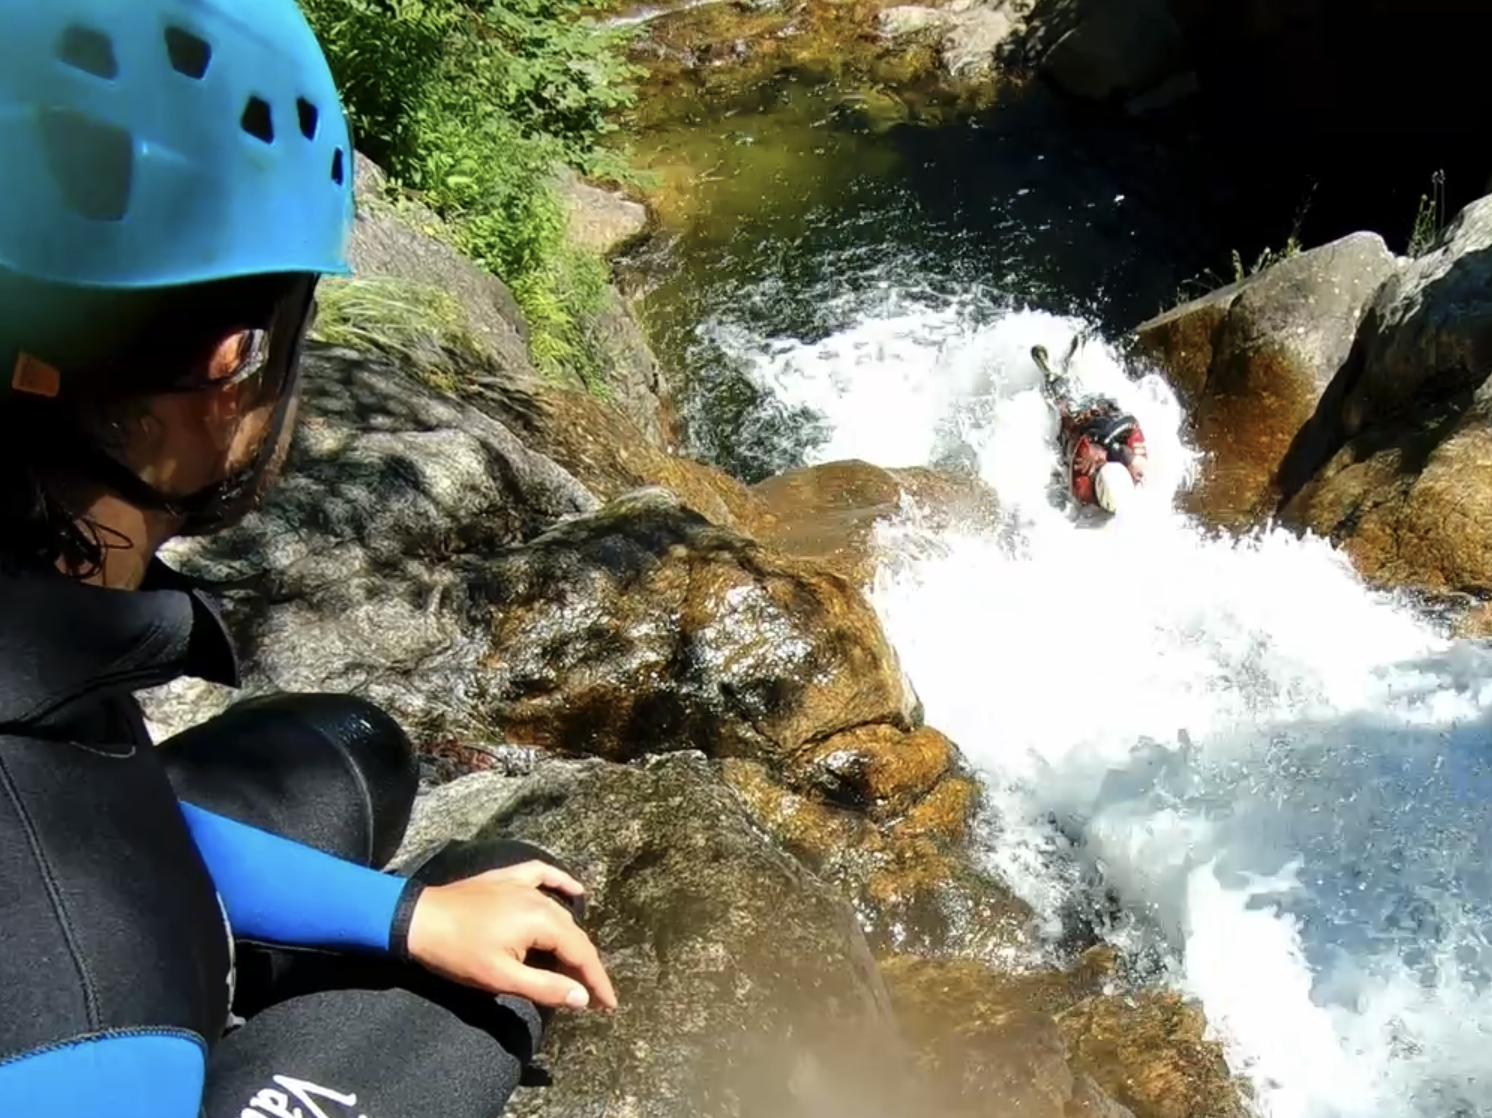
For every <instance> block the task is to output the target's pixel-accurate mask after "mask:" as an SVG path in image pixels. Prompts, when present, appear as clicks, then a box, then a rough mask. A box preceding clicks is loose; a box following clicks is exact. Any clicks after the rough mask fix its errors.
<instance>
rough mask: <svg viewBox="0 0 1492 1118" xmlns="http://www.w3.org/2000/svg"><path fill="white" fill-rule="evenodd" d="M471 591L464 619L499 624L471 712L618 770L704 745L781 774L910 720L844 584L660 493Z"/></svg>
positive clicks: (905, 687) (873, 621) (537, 550)
mask: <svg viewBox="0 0 1492 1118" xmlns="http://www.w3.org/2000/svg"><path fill="white" fill-rule="evenodd" d="M472 580H473V581H472V584H471V591H470V595H469V598H468V606H467V609H468V611H469V613H470V615H472V616H477V615H482V616H486V617H490V618H491V627H492V640H491V646H490V651H489V652H488V654H487V656H486V658H485V668H486V670H485V672H484V673H483V678H482V686H483V690H484V692H485V696H486V698H485V701H484V702H483V703H482V709H481V717H482V718H484V719H485V720H486V721H487V722H488V723H489V724H490V725H494V726H499V727H501V728H502V730H503V732H504V734H505V735H506V736H507V738H508V740H510V741H513V742H517V743H520V744H526V745H533V746H537V747H540V748H544V749H549V750H558V751H561V752H566V753H581V754H590V755H595V756H601V757H606V758H609V759H613V760H622V759H629V758H633V757H637V756H640V755H641V754H643V753H653V752H663V751H668V750H674V749H701V750H704V751H705V752H707V753H709V754H710V755H711V756H716V757H722V756H734V757H744V758H748V759H755V760H761V761H763V762H764V763H766V764H767V765H769V766H770V767H771V768H772V769H773V770H774V771H778V770H781V769H783V768H784V767H785V766H786V765H787V764H788V762H789V759H790V758H792V757H793V756H794V755H795V754H796V753H797V752H798V751H799V750H801V749H802V748H803V747H804V746H805V745H807V744H808V743H810V742H814V741H817V740H819V739H822V738H825V737H828V736H829V735H832V734H834V733H837V732H839V731H841V730H846V729H851V728H853V727H856V726H860V725H863V724H866V723H888V724H891V725H896V726H900V727H902V728H906V729H910V728H911V727H912V725H913V724H914V720H916V719H917V718H918V717H919V716H920V710H919V709H918V706H917V703H916V699H915V696H914V694H913V692H912V690H911V687H910V685H909V684H908V682H907V680H906V678H905V676H904V675H903V673H902V670H901V667H900V664H899V662H898V660H897V657H896V653H895V652H894V651H893V650H892V648H891V645H890V644H889V642H888V641H887V639H886V636H885V633H884V632H883V631H882V629H881V626H880V622H879V620H878V619H877V617H876V614H875V612H874V611H873V610H872V609H871V607H870V605H869V603H867V602H866V601H865V599H864V598H863V597H862V596H861V595H860V594H859V593H858V592H857V591H856V590H855V589H854V588H853V587H851V586H850V585H849V584H848V583H846V582H845V581H844V580H843V579H842V578H840V577H839V576H838V575H836V574H835V573H833V572H832V571H830V570H828V569H826V568H824V567H823V566H821V565H819V564H815V563H812V562H809V561H806V560H799V559H790V558H787V557H784V556H779V555H775V554H773V553H772V552H770V551H767V550H765V549H763V548H761V547H760V546H759V545H757V544H756V543H755V542H754V541H752V540H750V539H748V538H746V537H744V536H741V535H740V534H738V533H736V532H732V531H730V530H729V529H725V528H720V527H718V526H716V525H712V524H710V523H709V522H708V521H707V520H705V519H704V518H703V517H701V516H699V515H698V514H696V513H693V512H691V511H689V510H688V509H685V508H684V507H682V506H681V505H680V504H679V503H678V501H677V500H676V499H675V498H674V497H673V496H672V495H671V494H669V493H667V492H666V491H664V490H659V489H654V490H645V491H640V492H638V493H635V494H632V495H630V496H627V497H623V498H619V499H618V500H616V501H613V502H612V503H611V504H609V505H607V506H606V507H605V508H603V509H602V510H600V511H599V512H598V513H596V514H594V515H590V516H586V517H579V518H575V519H571V520H569V521H567V522H565V523H562V524H560V525H557V526H556V527H555V528H554V529H552V530H551V531H549V532H547V533H545V534H544V535H543V536H540V537H539V538H538V539H535V540H533V541H531V542H530V543H528V544H526V545H525V546H523V547H519V548H513V549H510V550H508V551H506V552H503V553H501V554H498V555H494V556H492V557H490V558H487V559H483V560H482V561H480V563H478V564H477V565H475V566H474V567H473V568H472Z"/></svg>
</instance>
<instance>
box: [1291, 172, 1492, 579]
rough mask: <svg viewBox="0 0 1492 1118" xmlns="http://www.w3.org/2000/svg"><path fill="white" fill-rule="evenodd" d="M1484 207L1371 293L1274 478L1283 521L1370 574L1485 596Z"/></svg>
mask: <svg viewBox="0 0 1492 1118" xmlns="http://www.w3.org/2000/svg"><path fill="white" fill-rule="evenodd" d="M1489 283H1492V199H1483V200H1482V201H1480V202H1476V203H1474V204H1473V205H1471V206H1468V207H1467V208H1466V209H1465V210H1463V211H1462V212H1461V214H1460V215H1459V216H1458V217H1457V219H1456V221H1455V222H1453V223H1452V224H1451V225H1450V226H1449V227H1448V228H1447V229H1446V230H1445V232H1444V233H1443V234H1442V236H1441V238H1440V240H1439V242H1438V243H1437V245H1436V246H1435V247H1434V248H1433V249H1432V251H1430V252H1428V253H1426V254H1425V255H1423V256H1421V257H1419V258H1418V259H1416V260H1413V261H1410V262H1408V263H1406V264H1405V265H1404V266H1403V267H1402V268H1401V269H1400V270H1398V271H1397V272H1395V273H1394V275H1393V276H1391V277H1390V279H1389V280H1388V282H1386V283H1385V284H1384V285H1383V286H1382V288H1381V289H1380V290H1379V292H1378V294H1377V296H1376V298H1375V299H1374V300H1373V303H1372V305H1371V307H1370V309H1369V310H1368V313H1367V315H1366V317H1365V318H1364V320H1363V323H1362V326H1361V328H1360V330H1359V331H1358V337H1357V339H1356V343H1355V344H1354V346H1353V349H1352V353H1351V355H1350V356H1349V358H1348V360H1347V361H1346V363H1344V364H1343V366H1342V368H1341V370H1340V371H1339V372H1338V373H1337V376H1336V378H1335V379H1334V380H1333V381H1332V383H1331V385H1330V386H1329V387H1328V389H1327V391H1326V392H1325V394H1324V395H1323V396H1322V398H1321V402H1320V404H1319V406H1318V407H1317V409H1316V413H1315V414H1314V415H1313V416H1312V417H1311V420H1310V422H1309V423H1308V424H1307V425H1306V426H1305V428H1303V429H1302V430H1301V432H1300V434H1299V436H1298V437H1297V438H1296V440H1295V442H1294V445H1293V446H1292V447H1291V449H1290V454H1289V456H1288V457H1287V459H1286V461H1285V463H1284V464H1283V465H1282V467H1281V470H1280V475H1281V482H1282V487H1283V503H1282V507H1281V511H1280V516H1281V519H1282V520H1284V521H1285V522H1286V523H1288V524H1292V525H1295V526H1297V527H1299V528H1303V529H1310V530H1312V531H1314V532H1316V533H1317V534H1319V535H1323V536H1326V537H1327V538H1329V539H1331V540H1333V541H1334V542H1336V543H1338V544H1340V545H1341V546H1342V547H1343V548H1344V550H1346V551H1347V552H1348V553H1349V554H1350V555H1351V556H1352V558H1353V559H1354V561H1355V562H1356V563H1357V565H1358V567H1359V569H1360V570H1361V571H1362V572H1363V573H1364V574H1365V575H1367V576H1368V577H1369V578H1371V579H1373V580H1375V581H1378V582H1382V583H1387V584H1391V585H1397V586H1413V587H1419V588H1423V589H1428V590H1433V591H1453V592H1468V593H1474V594H1484V593H1485V592H1486V591H1487V590H1488V589H1492V546H1489V544H1488V541H1489V540H1492V536H1489V530H1492V487H1488V486H1486V485H1485V484H1484V482H1483V480H1482V479H1483V478H1485V477H1486V476H1487V472H1486V471H1487V466H1488V464H1489V462H1492V435H1489V426H1488V420H1489V418H1492V387H1489V386H1488V384H1487V380H1486V378H1487V373H1488V371H1489V369H1492V295H1489V294H1488V291H1489V287H1488V284H1489Z"/></svg>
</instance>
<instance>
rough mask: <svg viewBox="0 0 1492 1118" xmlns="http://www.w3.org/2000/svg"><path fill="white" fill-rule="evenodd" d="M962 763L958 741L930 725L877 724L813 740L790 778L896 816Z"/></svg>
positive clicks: (838, 799) (833, 798)
mask: <svg viewBox="0 0 1492 1118" xmlns="http://www.w3.org/2000/svg"><path fill="white" fill-rule="evenodd" d="M960 763H961V758H960V757H959V753H958V747H957V746H955V745H954V744H953V743H952V742H951V741H949V740H948V739H947V738H946V737H945V736H944V735H943V734H941V733H939V732H938V731H937V730H934V729H933V728H932V727H930V726H919V727H918V728H917V729H915V730H913V731H911V732H910V733H909V732H907V731H905V730H899V729H897V728H896V727H895V726H887V725H885V724H883V723H882V724H875V725H867V726H856V727H855V728H854V729H852V730H845V731H843V732H842V733H838V734H834V735H833V736H832V737H828V738H824V739H823V740H821V741H817V742H813V743H812V744H810V745H808V746H807V747H805V748H804V749H803V750H802V751H801V752H800V753H798V754H797V755H796V756H795V757H794V758H793V761H792V768H791V771H790V773H789V779H790V780H792V781H793V782H794V783H795V784H796V785H797V786H798V787H800V788H803V789H805V790H806V789H812V790H815V791H817V792H819V793H820V794H821V795H822V796H823V797H824V799H825V800H827V801H828V802H830V803H835V804H841V805H843V806H845V807H852V808H855V809H857V810H860V811H863V812H865V813H867V814H868V815H870V816H871V817H873V818H877V817H878V818H894V817H896V816H898V815H901V814H902V813H904V812H905V811H907V810H908V809H910V808H912V807H913V806H914V805H915V804H916V803H917V802H918V801H920V800H922V799H923V798H924V797H925V796H926V795H927V794H928V793H929V792H931V791H932V790H933V788H934V787H935V786H936V785H937V784H938V783H939V781H941V780H942V779H943V778H944V777H946V776H948V775H949V774H950V773H951V772H953V770H954V769H955V768H956V767H957V766H958V765H959V764H960Z"/></svg>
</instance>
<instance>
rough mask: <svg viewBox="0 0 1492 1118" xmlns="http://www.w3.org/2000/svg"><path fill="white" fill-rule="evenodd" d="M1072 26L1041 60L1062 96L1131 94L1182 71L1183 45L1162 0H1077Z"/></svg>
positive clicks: (1184, 61) (1069, 17)
mask: <svg viewBox="0 0 1492 1118" xmlns="http://www.w3.org/2000/svg"><path fill="white" fill-rule="evenodd" d="M1074 8H1075V10H1074V11H1073V12H1072V13H1071V14H1070V15H1066V17H1065V18H1066V19H1067V20H1069V21H1071V22H1072V23H1073V26H1071V28H1070V29H1069V30H1067V31H1066V32H1065V33H1064V34H1062V35H1061V37H1060V38H1058V39H1057V40H1056V42H1055V43H1053V44H1052V46H1051V48H1050V49H1049V50H1047V51H1046V53H1045V54H1044V56H1043V57H1042V58H1041V61H1040V69H1041V72H1042V73H1043V74H1044V75H1045V76H1046V77H1047V78H1048V79H1049V80H1050V81H1052V83H1053V84H1055V85H1056V86H1057V87H1058V88H1059V89H1061V90H1062V91H1063V92H1064V93H1068V94H1070V95H1072V96H1074V97H1081V98H1083V99H1084V100H1088V101H1106V100H1109V99H1111V98H1117V97H1125V96H1133V95H1135V94H1140V93H1144V92H1146V91H1147V90H1150V89H1153V88H1154V87H1156V86H1158V85H1160V84H1161V83H1162V82H1163V81H1165V80H1166V79H1167V78H1170V77H1172V76H1173V75H1175V74H1176V73H1177V72H1178V71H1182V70H1184V69H1185V68H1186V66H1187V62H1188V58H1187V52H1186V42H1185V40H1184V39H1183V38H1182V34H1181V29H1180V28H1179V27H1177V25H1176V22H1175V21H1174V20H1173V19H1172V18H1171V13H1170V7H1169V4H1168V2H1167V0H1079V2H1078V3H1077V4H1076V5H1074Z"/></svg>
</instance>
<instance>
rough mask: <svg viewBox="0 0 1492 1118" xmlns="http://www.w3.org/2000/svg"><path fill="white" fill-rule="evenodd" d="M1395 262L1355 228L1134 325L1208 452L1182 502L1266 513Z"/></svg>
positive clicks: (1378, 241)
mask: <svg viewBox="0 0 1492 1118" xmlns="http://www.w3.org/2000/svg"><path fill="white" fill-rule="evenodd" d="M1396 267H1397V264H1396V261H1395V259H1394V257H1393V255H1392V254H1391V253H1390V252H1389V251H1388V248H1387V246H1385V245H1384V243H1383V240H1382V238H1380V237H1379V236H1377V235H1376V234H1373V233H1357V234H1353V235H1352V236H1350V237H1344V238H1343V239H1341V240H1339V241H1334V242H1332V243H1331V244H1329V245H1324V246H1322V247H1321V248H1317V249H1312V250H1311V251H1310V252H1304V253H1301V254H1300V255H1298V256H1293V257H1290V258H1288V259H1286V260H1283V261H1281V262H1280V263H1278V264H1275V265H1274V266H1272V267H1270V268H1266V269H1265V270H1263V271H1262V272H1260V273H1258V274H1257V275H1254V276H1251V277H1249V278H1248V279H1245V280H1243V281H1242V282H1240V283H1235V284H1233V285H1231V286H1229V287H1225V288H1223V289H1222V290H1220V291H1215V292H1213V293H1212V294H1210V295H1206V296H1204V297H1203V298H1201V299H1198V300H1195V301H1193V302H1190V303H1187V304H1185V305H1183V306H1180V307H1177V308H1176V309H1174V310H1171V311H1168V312H1166V313H1165V314H1162V315H1160V316H1158V317H1156V318H1153V319H1151V320H1150V321H1148V322H1146V323H1144V324H1142V325H1141V326H1140V327H1139V328H1138V330H1137V331H1136V333H1137V335H1138V338H1139V341H1140V343H1141V345H1142V346H1144V347H1145V348H1146V349H1148V350H1149V351H1150V353H1151V355H1152V356H1153V357H1155V359H1156V360H1158V361H1159V362H1160V364H1161V365H1162V366H1163V367H1164V368H1165V369H1166V370H1167V371H1168V372H1169V373H1170V375H1171V380H1172V383H1174V384H1175V385H1176V387H1177V388H1178V389H1179V390H1180V391H1181V393H1182V394H1183V395H1184V396H1185V398H1186V399H1187V402H1188V404H1189V405H1190V410H1191V422H1192V427H1193V432H1194V435H1193V437H1194V439H1195V444H1196V446H1197V447H1198V448H1199V449H1201V450H1202V451H1203V452H1204V453H1205V454H1207V456H1208V462H1207V466H1206V469H1205V471H1204V474H1203V477H1202V479H1201V481H1200V483H1199V484H1198V485H1197V486H1196V487H1195V488H1194V489H1193V490H1192V491H1191V492H1190V493H1189V494H1188V495H1187V497H1186V503H1187V506H1188V508H1189V509H1190V510H1191V511H1193V512H1198V513H1201V514H1204V515H1206V516H1208V517H1209V518H1211V519H1213V520H1215V521H1218V522H1222V523H1226V524H1233V525H1244V524H1249V523H1253V522H1256V521H1258V520H1260V519H1262V518H1264V517H1266V516H1268V515H1270V514H1272V513H1273V511H1274V509H1275V506H1276V505H1277V503H1278V500H1279V492H1278V490H1277V487H1276V475H1277V473H1278V471H1279V468H1280V465H1281V462H1282V461H1283V460H1284V458H1285V455H1286V452H1287V451H1288V450H1289V449H1290V445H1291V442H1292V441H1293V440H1294V438H1295V436H1296V433H1297V432H1298V431H1299V430H1300V429H1301V427H1302V426H1304V425H1305V423H1306V422H1307V421H1308V420H1309V419H1310V418H1311V415H1312V413H1313V412H1314V410H1315V408H1316V404H1317V401H1318V400H1320V398H1321V395H1322V392H1323V391H1324V390H1325V388H1326V386H1327V385H1328V383H1330V381H1331V379H1332V377H1333V376H1334V375H1335V374H1336V372H1337V370H1338V369H1339V368H1340V367H1341V365H1342V363H1343V362H1344V361H1345V360H1346V358H1347V355H1348V353H1349V351H1350V349H1351V346H1352V339H1353V336H1354V335H1355V333H1356V331H1357V327H1358V324H1359V323H1360V322H1361V321H1362V318H1363V315H1364V313H1365V312H1366V310H1367V307H1368V305H1369V303H1370V302H1371V301H1372V299H1373V296H1374V294H1375V293H1376V292H1377V291H1378V288H1379V287H1380V285H1381V284H1382V283H1383V282H1384V280H1386V279H1388V277H1390V276H1391V275H1393V273H1394V270H1395V268H1396Z"/></svg>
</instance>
